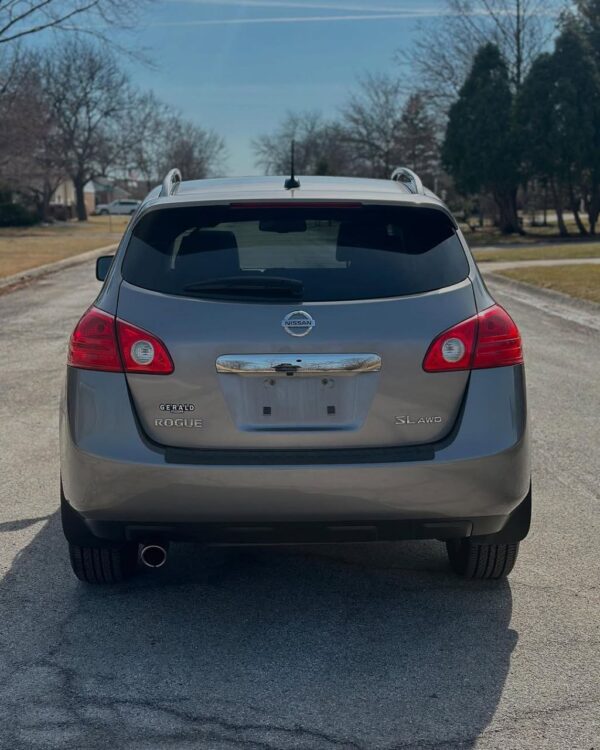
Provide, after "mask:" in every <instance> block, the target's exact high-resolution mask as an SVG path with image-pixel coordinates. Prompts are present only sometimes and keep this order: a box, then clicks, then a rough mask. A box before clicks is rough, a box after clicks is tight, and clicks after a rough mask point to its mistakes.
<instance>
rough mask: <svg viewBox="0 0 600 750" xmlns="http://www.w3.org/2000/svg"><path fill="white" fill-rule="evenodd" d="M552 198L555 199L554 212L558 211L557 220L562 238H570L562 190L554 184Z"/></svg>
mask: <svg viewBox="0 0 600 750" xmlns="http://www.w3.org/2000/svg"><path fill="white" fill-rule="evenodd" d="M552 197H553V198H554V210H555V211H556V219H557V221H558V231H559V234H560V236H561V237H568V236H569V231H568V229H567V225H566V224H565V217H564V215H563V207H562V198H561V195H560V190H558V189H557V187H556V183H554V182H553V183H552Z"/></svg>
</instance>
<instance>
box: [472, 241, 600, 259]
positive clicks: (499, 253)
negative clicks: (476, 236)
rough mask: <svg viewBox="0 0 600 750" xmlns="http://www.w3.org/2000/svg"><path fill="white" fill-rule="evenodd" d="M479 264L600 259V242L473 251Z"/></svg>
mask: <svg viewBox="0 0 600 750" xmlns="http://www.w3.org/2000/svg"><path fill="white" fill-rule="evenodd" d="M473 255H474V257H475V260H476V261H478V262H481V261H488V260H549V259H552V260H554V259H555V258H558V259H563V258H600V242H574V243H571V244H564V245H563V244H561V245H556V244H554V243H553V244H551V245H542V244H540V245H535V246H534V247H518V248H510V249H509V248H507V249H506V250H486V249H485V248H481V249H475V250H473Z"/></svg>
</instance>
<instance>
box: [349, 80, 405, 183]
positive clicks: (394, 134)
mask: <svg viewBox="0 0 600 750" xmlns="http://www.w3.org/2000/svg"><path fill="white" fill-rule="evenodd" d="M403 100H404V92H403V87H402V85H401V83H400V81H398V80H396V79H395V78H392V77H391V76H387V75H373V74H369V75H367V76H365V77H364V78H362V79H361V80H360V81H359V84H358V91H357V92H356V93H355V94H352V95H351V97H350V99H349V101H348V103H347V104H346V105H345V106H344V107H343V108H342V111H341V124H342V128H343V131H344V140H345V142H346V143H347V144H348V145H349V146H350V148H351V149H352V159H353V162H354V165H355V166H354V169H355V171H356V172H357V173H358V174H362V175H363V176H366V177H383V178H387V177H389V176H390V174H391V172H392V171H393V169H394V167H396V166H398V164H400V163H401V161H402V158H401V156H402V153H401V152H402V148H401V141H400V133H401V130H402V105H403Z"/></svg>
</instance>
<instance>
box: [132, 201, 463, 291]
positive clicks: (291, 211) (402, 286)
mask: <svg viewBox="0 0 600 750" xmlns="http://www.w3.org/2000/svg"><path fill="white" fill-rule="evenodd" d="M468 272H469V266H468V262H467V258H466V256H465V253H464V250H463V248H462V246H461V244H460V241H459V240H458V237H457V236H456V232H455V230H454V227H453V224H452V222H451V220H450V219H449V217H448V216H446V214H445V213H443V212H442V211H438V210H436V209H430V208H418V207H395V206H314V205H313V206H310V205H301V204H300V205H298V206H295V207H287V206H286V207H279V206H272V205H271V206H262V207H257V206H256V205H254V206H247V207H243V206H241V207H232V206H200V207H198V206H196V207H186V208H166V209H159V210H157V211H153V212H150V213H149V214H147V215H146V216H144V217H143V218H142V219H141V221H139V222H138V224H137V225H136V227H135V229H134V231H133V235H132V237H131V240H130V242H129V246H128V248H127V252H126V254H125V259H124V263H123V276H124V278H125V280H126V281H128V282H129V283H131V284H135V285H136V286H140V287H143V288H145V289H151V290H154V291H157V292H165V293H167V294H175V295H184V296H192V297H205V298H210V299H231V300H239V301H250V302H251V301H260V302H264V301H272V302H287V301H292V300H293V301H305V302H322V301H338V300H358V299H373V298H382V297H397V296H403V295H408V294H419V293H422V292H428V291H432V290H434V289H440V288H442V287H446V286H450V285H452V284H456V283H457V282H459V281H462V280H463V279H464V278H466V276H467V275H468Z"/></svg>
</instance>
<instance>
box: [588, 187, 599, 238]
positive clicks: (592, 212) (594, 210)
mask: <svg viewBox="0 0 600 750" xmlns="http://www.w3.org/2000/svg"><path fill="white" fill-rule="evenodd" d="M585 208H586V211H587V215H588V221H589V224H590V234H592V235H594V234H596V224H597V223H598V217H599V216H600V186H599V187H593V188H592V191H591V196H590V198H589V200H588V201H587V202H586V206H585Z"/></svg>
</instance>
